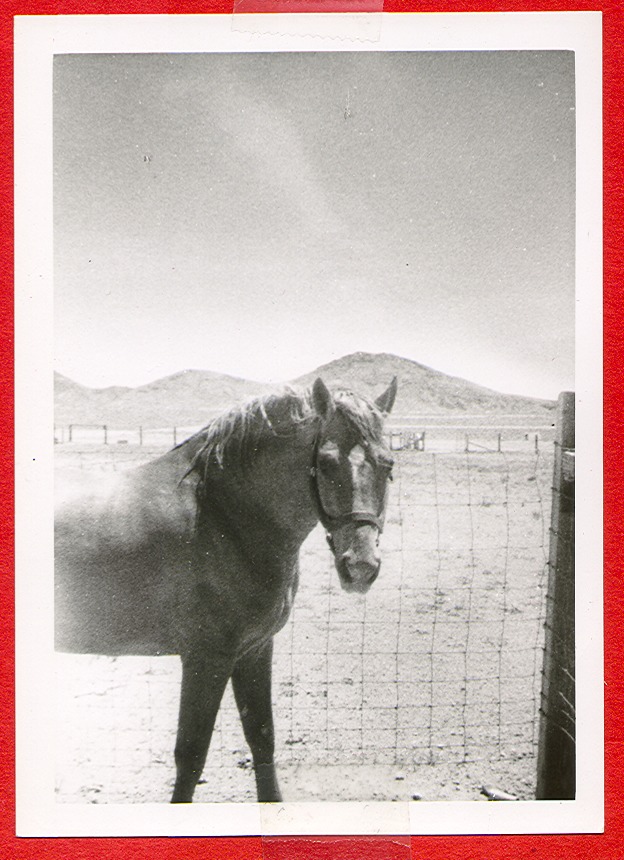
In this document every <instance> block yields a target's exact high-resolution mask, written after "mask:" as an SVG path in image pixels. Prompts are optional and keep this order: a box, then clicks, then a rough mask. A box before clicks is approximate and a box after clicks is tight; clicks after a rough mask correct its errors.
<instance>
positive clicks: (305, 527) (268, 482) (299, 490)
mask: <svg viewBox="0 0 624 860" xmlns="http://www.w3.org/2000/svg"><path fill="white" fill-rule="evenodd" d="M312 456H313V440H312V438H307V434H305V435H303V436H302V437H301V438H296V439H295V440H292V439H291V440H273V444H271V445H269V446H267V448H265V449H263V450H261V451H259V452H258V454H257V455H256V456H255V457H254V459H253V461H252V462H251V463H250V464H249V465H248V466H246V467H245V468H244V469H239V468H229V469H228V467H225V468H224V470H223V473H222V476H221V481H220V484H221V485H222V489H223V490H224V495H223V496H221V497H222V498H223V505H224V507H225V506H226V505H227V506H228V507H229V509H230V510H231V511H233V512H236V513H237V514H238V513H239V512H242V513H245V514H247V518H248V522H250V523H251V527H250V529H249V532H250V533H251V534H253V533H254V532H256V531H257V532H265V531H266V529H267V528H268V529H271V531H272V540H275V541H276V542H277V541H279V540H281V541H282V542H283V543H285V544H287V545H288V546H289V547H291V548H293V549H298V548H299V546H300V545H301V543H302V542H303V541H304V540H305V538H306V537H307V535H308V534H309V533H310V532H311V531H312V529H313V528H314V526H315V525H316V523H317V521H318V514H317V509H316V503H315V500H314V497H313V494H312V491H311V485H310V466H311V464H312Z"/></svg>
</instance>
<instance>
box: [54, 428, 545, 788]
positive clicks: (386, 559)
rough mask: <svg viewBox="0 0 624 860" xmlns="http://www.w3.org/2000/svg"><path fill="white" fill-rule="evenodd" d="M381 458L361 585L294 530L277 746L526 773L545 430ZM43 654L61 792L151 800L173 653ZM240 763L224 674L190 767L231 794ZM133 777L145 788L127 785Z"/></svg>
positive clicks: (301, 759)
mask: <svg viewBox="0 0 624 860" xmlns="http://www.w3.org/2000/svg"><path fill="white" fill-rule="evenodd" d="M154 453H155V450H150V449H149V448H145V447H143V448H141V449H139V450H136V449H135V448H134V446H127V447H126V446H123V447H122V448H121V449H120V448H111V446H107V447H106V448H104V446H102V447H98V448H97V450H96V449H90V450H83V451H78V450H77V449H76V448H75V446H74V447H73V448H71V450H70V449H69V448H68V449H67V451H65V452H64V453H63V454H62V455H61V457H60V458H59V459H60V461H61V462H66V463H69V464H71V465H74V466H75V465H80V466H81V468H84V469H87V468H95V469H96V470H97V469H99V470H102V469H112V468H115V469H116V468H127V467H129V466H130V465H132V464H133V463H135V462H138V461H139V460H141V459H149V458H150V455H153V454H154ZM395 459H396V461H397V465H396V469H395V483H394V485H393V488H392V493H391V499H390V504H389V508H388V515H387V521H386V528H385V531H384V534H383V537H382V556H383V563H382V569H381V573H380V576H379V579H378V581H377V582H376V583H375V584H374V585H373V587H372V589H371V590H370V592H369V593H368V594H367V595H366V596H365V597H360V596H354V595H350V594H346V593H344V592H342V591H341V589H340V586H339V584H338V579H337V575H336V574H335V571H334V569H333V564H332V560H331V556H330V553H329V550H328V549H327V547H326V544H325V541H324V536H323V534H322V531H321V530H315V532H313V534H312V535H311V536H310V538H309V539H308V541H306V543H305V544H304V547H303V550H302V559H301V585H300V590H299V594H298V596H297V599H296V601H295V606H294V609H293V612H292V616H291V619H290V621H289V622H288V624H287V626H286V627H285V628H284V630H283V631H281V632H280V633H279V634H278V636H277V637H276V644H275V667H274V700H275V708H274V710H275V717H276V735H277V747H278V760H279V762H280V763H281V764H282V765H293V766H296V765H299V764H305V765H306V767H307V766H310V765H319V766H327V765H334V766H336V765H341V764H342V765H345V766H349V767H351V768H353V767H355V766H356V765H371V764H376V765H392V766H393V767H394V768H395V769H396V768H401V769H404V770H409V769H411V768H414V767H417V766H420V765H428V764H434V765H437V766H439V765H450V766H454V765H460V764H465V763H470V762H488V763H492V762H496V761H498V762H501V763H502V766H503V767H504V768H505V769H506V771H509V773H510V775H511V774H512V773H513V768H514V767H516V766H521V767H522V768H523V769H524V770H523V772H524V773H526V766H527V762H530V763H531V767H534V762H535V759H536V756H537V741H538V733H539V726H538V714H539V704H540V685H541V667H542V654H543V630H544V618H545V605H546V600H545V586H546V580H547V567H548V542H549V524H550V506H551V481H552V470H553V456H552V446H545V445H543V446H541V447H539V448H537V449H536V447H535V446H534V445H530V444H529V445H527V446H526V447H525V448H524V449H523V450H521V451H510V452H505V451H504V450H502V451H499V450H498V449H497V448H494V449H490V448H487V446H486V445H484V446H483V448H482V449H481V450H480V451H475V450H462V451H459V452H437V453H436V452H432V451H426V450H425V451H422V450H418V449H415V448H411V449H409V450H400V451H397V452H396V455H395ZM59 667H60V668H59V673H60V688H59V689H60V693H59V701H60V702H62V704H61V709H62V710H61V720H60V722H61V734H62V735H63V738H64V740H63V742H62V743H61V745H60V748H61V753H60V760H59V762H58V768H57V772H58V774H59V782H58V785H59V799H61V800H69V801H71V800H77V799H84V798H85V796H86V797H89V798H91V799H93V800H117V801H119V800H123V799H128V798H132V799H137V798H143V799H157V800H166V799H167V797H168V792H169V790H170V784H171V780H172V778H173V744H174V737H175V728H176V719H177V697H178V693H179V681H180V670H179V661H177V659H176V658H153V659H149V658H101V657H100V658H84V657H73V656H71V655H62V656H61V657H60V661H59ZM122 762H123V765H122ZM236 765H238V767H236ZM249 768H250V760H249V756H248V754H247V751H246V746H245V742H244V739H243V736H242V730H241V729H240V726H239V720H238V714H237V712H236V709H235V706H234V703H233V697H232V696H231V693H230V691H229V690H228V691H227V692H226V696H225V698H224V701H223V704H222V708H221V711H220V714H219V717H218V721H217V725H216V728H215V733H214V736H213V740H212V745H211V750H210V753H209V761H208V765H207V767H206V771H205V779H207V780H208V782H209V783H210V788H211V791H212V792H213V794H214V793H215V792H216V795H217V796H219V791H220V789H219V788H218V786H219V785H221V786H223V787H224V788H223V790H222V791H221V797H222V799H235V798H236V792H237V790H238V787H240V786H239V783H240V780H241V779H243V777H244V775H245V773H246V772H248V771H249ZM510 778H511V776H510ZM243 782H244V784H245V786H246V789H245V790H249V782H248V781H247V782H245V781H244V780H243ZM137 783H141V784H142V785H144V786H147V785H149V786H150V788H149V789H148V788H147V787H145V789H144V791H139V792H138V793H137V789H136V785H137ZM240 784H241V785H242V783H240ZM94 786H95V787H96V788H94ZM96 789H97V790H96ZM145 792H146V793H145ZM360 799H366V798H360Z"/></svg>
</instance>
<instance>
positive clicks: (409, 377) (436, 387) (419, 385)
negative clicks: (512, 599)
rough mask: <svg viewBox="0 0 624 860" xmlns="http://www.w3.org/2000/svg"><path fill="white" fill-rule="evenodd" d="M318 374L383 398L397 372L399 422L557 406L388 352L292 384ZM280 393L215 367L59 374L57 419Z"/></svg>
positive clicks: (184, 414) (125, 420)
mask: <svg viewBox="0 0 624 860" xmlns="http://www.w3.org/2000/svg"><path fill="white" fill-rule="evenodd" d="M317 376H320V377H322V378H323V379H324V380H325V382H326V383H327V384H328V385H329V386H330V387H335V388H351V389H353V390H355V391H357V392H359V393H361V394H364V395H366V396H368V397H376V396H377V395H378V394H380V393H381V392H382V391H383V390H384V389H385V387H386V386H387V385H388V384H389V382H390V380H391V379H392V377H393V376H396V377H397V378H398V382H399V390H398V395H397V400H396V404H395V407H394V410H393V413H392V417H393V420H395V421H401V420H405V421H408V420H418V417H419V416H420V415H444V414H457V413H467V414H490V413H512V414H518V415H519V416H520V415H523V414H525V415H526V414H531V415H543V416H544V419H546V420H548V419H549V418H550V416H551V415H552V411H553V409H554V405H555V404H554V403H553V402H552V401H550V400H540V399H538V398H532V397H521V396H517V395H513V394H503V393H500V392H497V391H493V390H491V389H488V388H484V387H483V386H480V385H477V384H475V383H473V382H469V381H467V380H464V379H460V378H458V377H455V376H449V375H448V374H445V373H441V372H440V371H437V370H433V369H432V368H430V367H426V366H425V365H422V364H419V363H418V362H415V361H412V360H411V359H407V358H401V357H399V356H396V355H391V354H389V353H377V354H373V353H366V352H356V353H353V354H351V355H346V356H343V357H342V358H339V359H336V360H335V361H331V362H329V363H328V364H324V365H322V366H321V367H318V368H316V369H315V370H313V371H310V373H307V374H304V375H303V376H300V377H298V378H296V379H294V380H291V381H290V382H289V383H286V384H289V385H293V386H295V387H297V388H305V387H307V386H309V385H311V384H312V382H313V381H314V380H315V379H316V377H317ZM277 388H278V387H277ZM275 390H276V386H274V385H269V384H266V383H262V382H253V381H251V380H247V379H240V378H238V377H235V376H229V375H227V374H223V373H215V372H213V371H208V370H183V371H180V372H178V373H174V374H172V375H171V376H166V377H164V378H162V379H157V380H155V381H154V382H151V383H149V384H147V385H140V386H137V387H136V388H130V387H125V386H110V387H108V388H89V387H87V386H84V385H81V384H79V383H77V382H74V381H73V380H71V379H69V378H68V377H66V376H63V375H62V374H60V373H55V375H54V399H55V422H56V423H57V424H107V425H108V426H110V427H120V428H122V427H123V428H125V427H133V426H139V425H142V426H144V427H166V426H175V425H177V426H200V425H203V424H206V423H208V421H210V420H211V419H212V418H213V417H214V416H215V415H218V414H219V413H220V412H222V411H223V410H225V409H227V408H228V407H230V406H232V405H233V404H235V403H240V402H243V401H244V400H247V399H249V398H250V397H254V396H261V395H263V394H266V393H268V392H270V391H275Z"/></svg>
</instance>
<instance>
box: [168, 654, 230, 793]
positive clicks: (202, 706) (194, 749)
mask: <svg viewBox="0 0 624 860" xmlns="http://www.w3.org/2000/svg"><path fill="white" fill-rule="evenodd" d="M232 665H233V661H232V660H230V659H228V658H226V657H220V656H216V657H215V656H214V655H212V656H211V657H210V658H204V657H195V656H193V657H183V658H182V691H181V695H180V716H179V720H178V735H177V738H176V746H175V762H176V770H177V776H176V782H175V788H174V790H173V796H172V798H171V802H172V803H190V802H191V800H192V799H193V792H194V791H195V786H196V785H197V782H198V780H199V778H200V776H201V774H202V770H203V769H204V764H205V763H206V756H207V754H208V747H209V745H210V738H211V737H212V730H213V728H214V724H215V719H216V717H217V712H218V710H219V705H220V704H221V698H222V697H223V691H224V690H225V686H226V684H227V682H228V680H229V678H230V675H231V673H232Z"/></svg>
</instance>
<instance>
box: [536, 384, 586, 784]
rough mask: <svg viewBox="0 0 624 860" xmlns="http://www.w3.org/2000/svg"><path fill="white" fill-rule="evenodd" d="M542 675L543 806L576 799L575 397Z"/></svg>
mask: <svg viewBox="0 0 624 860" xmlns="http://www.w3.org/2000/svg"><path fill="white" fill-rule="evenodd" d="M545 634H546V638H545V645H544V666H543V669H542V696H541V708H540V729H539V747H538V753H537V791H536V796H537V799H538V800H569V799H573V798H574V797H575V795H576V720H575V708H576V705H575V699H576V696H575V659H574V645H575V634H574V393H572V392H569V391H566V392H563V393H562V394H560V395H559V403H558V414H557V438H556V441H555V466H554V477H553V501H552V514H551V532H550V555H549V561H548V593H547V595H546V630H545Z"/></svg>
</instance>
